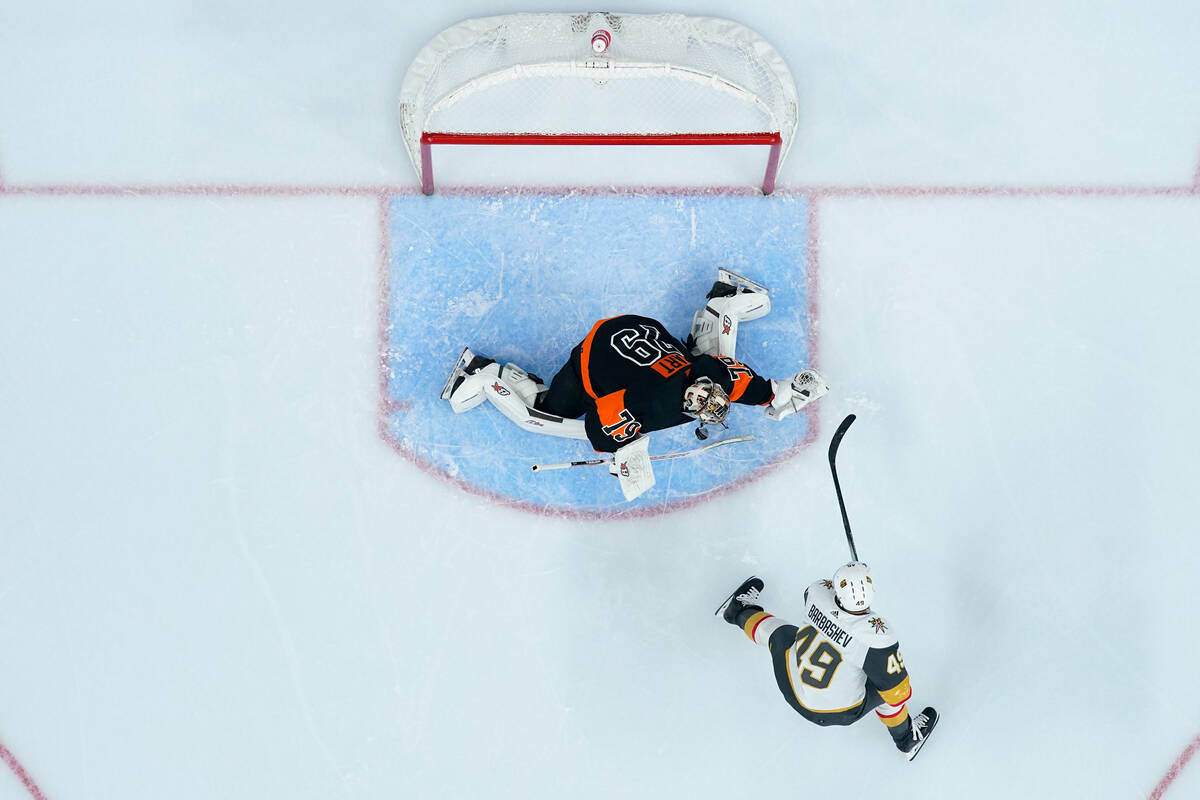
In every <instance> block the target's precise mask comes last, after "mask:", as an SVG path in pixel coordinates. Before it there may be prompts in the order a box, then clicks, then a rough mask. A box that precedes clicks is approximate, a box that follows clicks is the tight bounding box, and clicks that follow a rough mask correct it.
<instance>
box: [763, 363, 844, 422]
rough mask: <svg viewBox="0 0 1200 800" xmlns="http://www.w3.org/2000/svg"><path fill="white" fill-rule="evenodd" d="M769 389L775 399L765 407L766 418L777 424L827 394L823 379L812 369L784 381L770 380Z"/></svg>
mask: <svg viewBox="0 0 1200 800" xmlns="http://www.w3.org/2000/svg"><path fill="white" fill-rule="evenodd" d="M771 388H772V389H774V390H775V397H774V398H772V399H771V404H770V405H769V406H767V416H768V417H770V418H771V419H773V420H775V421H777V422H778V421H779V420H781V419H783V418H784V417H790V416H791V415H792V414H795V413H796V412H797V411H799V410H800V409H802V408H804V407H805V406H806V405H808V404H809V403H811V402H812V401H814V400H816V399H817V398H819V397H823V396H825V395H826V394H827V393H828V392H829V386H828V384H826V383H825V379H824V378H822V377H821V376H820V374H819V373H818V372H817V371H816V370H812V369H806V370H803V371H801V372H797V373H796V374H795V375H793V376H792V377H791V378H790V379H789V380H786V381H776V380H772V381H771Z"/></svg>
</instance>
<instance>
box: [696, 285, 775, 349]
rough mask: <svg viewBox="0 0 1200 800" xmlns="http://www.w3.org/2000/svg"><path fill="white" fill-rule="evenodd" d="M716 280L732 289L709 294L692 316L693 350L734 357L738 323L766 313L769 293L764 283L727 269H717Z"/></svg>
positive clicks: (769, 303) (769, 309) (769, 306)
mask: <svg viewBox="0 0 1200 800" xmlns="http://www.w3.org/2000/svg"><path fill="white" fill-rule="evenodd" d="M717 281H718V283H724V284H727V285H728V286H729V287H732V289H733V292H734V293H733V294H729V295H726V296H724V297H709V298H708V302H707V303H706V304H705V306H704V308H702V309H700V310H699V311H697V312H696V313H695V315H694V316H693V317H692V354H693V355H700V354H702V353H703V354H707V355H710V356H714V357H718V358H719V357H721V356H724V357H726V358H737V333H738V325H739V324H740V323H742V322H749V321H751V320H756V319H759V318H760V317H765V316H766V315H767V314H769V313H770V312H771V296H770V294H768V292H767V289H766V287H765V286H763V285H761V284H758V283H755V282H754V281H752V280H749V279H748V278H743V277H742V276H741V275H738V274H737V273H734V272H730V271H729V270H724V269H722V270H718V272H717ZM710 294H711V293H710Z"/></svg>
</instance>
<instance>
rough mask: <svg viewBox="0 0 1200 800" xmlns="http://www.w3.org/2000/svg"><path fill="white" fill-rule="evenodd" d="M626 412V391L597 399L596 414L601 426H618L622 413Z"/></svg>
mask: <svg viewBox="0 0 1200 800" xmlns="http://www.w3.org/2000/svg"><path fill="white" fill-rule="evenodd" d="M624 410H625V390H624V389H622V390H621V391H619V392H611V393H609V394H606V395H604V396H603V397H597V398H596V413H597V415H599V417H600V424H601V425H605V426H607V425H617V424H619V423H620V422H621V419H622V417H621V412H622V411H624Z"/></svg>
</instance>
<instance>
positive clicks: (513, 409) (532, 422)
mask: <svg viewBox="0 0 1200 800" xmlns="http://www.w3.org/2000/svg"><path fill="white" fill-rule="evenodd" d="M500 371H501V370H500V365H499V364H489V365H488V366H486V367H484V368H483V369H481V370H480V371H479V372H477V373H476V374H475V375H472V376H471V377H470V378H468V380H471V379H475V378H482V381H481V390H482V392H483V395H484V397H486V398H487V399H488V400H489V401H491V403H492V405H494V406H495V407H496V408H498V409H500V413H502V414H503V415H504V416H506V417H508V418H509V419H510V420H512V421H513V423H515V424H516V425H517V426H519V427H520V428H521V429H522V430H526V431H529V432H530V433H541V434H544V435H546V436H560V437H562V438H564V439H584V440H586V439H587V432H586V431H585V430H584V427H583V420H581V419H567V418H565V417H560V416H558V415H557V414H547V413H546V412H544V411H538V410H537V409H536V408H533V407H531V406H527V405H525V402H524V401H523V400H522V399H521V396H520V394H518V393H517V390H516V388H515V387H513V386H512V385H510V384H509V383H508V381H506V380H505V379H504V378H502V377H500Z"/></svg>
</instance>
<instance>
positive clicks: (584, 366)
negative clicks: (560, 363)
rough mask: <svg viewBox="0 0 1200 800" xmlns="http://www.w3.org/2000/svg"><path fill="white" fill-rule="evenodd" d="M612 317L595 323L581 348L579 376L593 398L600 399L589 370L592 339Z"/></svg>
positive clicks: (584, 388) (586, 390)
mask: <svg viewBox="0 0 1200 800" xmlns="http://www.w3.org/2000/svg"><path fill="white" fill-rule="evenodd" d="M610 319H612V317H608V318H607V319H602V320H600V321H599V322H597V323H596V324H595V325H593V326H592V329H591V330H590V331H588V335H587V338H585V339H584V340H583V346H582V347H581V348H579V378H580V380H582V381H583V390H584V391H585V392H587V393H588V395H589V396H590V397H591V398H592V399H593V400H599V399H600V398H599V397H597V396H596V390H595V389H593V388H592V376H591V374H590V373H589V372H588V361H589V360H590V359H591V357H592V339H593V338H594V337H595V335H596V331H598V330H600V326H601V325H603V324H604V323H606V322H608V320H610Z"/></svg>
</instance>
